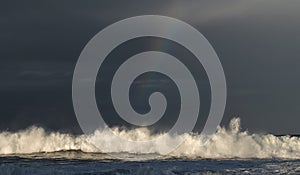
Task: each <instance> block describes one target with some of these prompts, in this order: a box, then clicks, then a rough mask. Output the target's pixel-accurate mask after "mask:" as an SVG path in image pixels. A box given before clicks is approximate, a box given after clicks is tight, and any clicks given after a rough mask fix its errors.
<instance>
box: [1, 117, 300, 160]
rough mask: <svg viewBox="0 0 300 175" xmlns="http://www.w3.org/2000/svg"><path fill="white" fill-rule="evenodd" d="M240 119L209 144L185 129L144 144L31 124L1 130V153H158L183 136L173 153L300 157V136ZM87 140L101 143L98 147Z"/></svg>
mask: <svg viewBox="0 0 300 175" xmlns="http://www.w3.org/2000/svg"><path fill="white" fill-rule="evenodd" d="M240 126H241V125H240V119H239V118H234V119H232V120H231V122H230V127H229V129H226V128H224V127H219V128H218V130H217V132H216V133H215V134H214V135H213V136H212V137H211V139H210V140H209V141H207V143H206V144H204V145H203V143H202V142H201V136H200V135H199V134H193V133H186V134H182V135H178V136H168V137H167V138H166V140H165V142H164V143H162V142H155V143H154V144H151V145H150V144H148V145H147V144H146V145H144V146H143V147H141V146H139V145H137V144H135V143H134V142H132V143H128V144H123V143H118V142H116V141H115V140H113V137H111V134H113V133H111V132H110V131H109V129H108V128H106V129H102V130H97V131H95V132H94V134H92V135H88V136H85V135H80V136H73V135H70V134H62V133H58V132H52V133H47V132H45V130H44V129H43V128H40V127H30V128H28V129H26V130H24V131H20V132H16V133H10V132H2V133H0V154H27V153H38V152H56V151H62V150H81V151H83V152H91V153H92V152H101V153H124V152H127V153H134V154H150V153H154V154H159V153H160V152H163V150H164V149H167V147H168V145H171V144H172V143H173V142H175V141H178V139H184V140H185V142H184V143H183V144H182V145H181V146H180V147H178V148H177V149H176V150H175V151H173V152H172V153H171V154H170V156H173V157H178V158H180V157H185V158H291V159H297V158H300V138H298V137H291V136H281V137H277V136H274V135H271V134H266V135H260V134H249V133H248V132H247V131H240ZM113 131H114V134H117V135H120V136H122V137H123V138H126V139H131V140H145V139H148V140H149V139H153V138H155V137H159V136H160V135H151V134H150V132H149V131H148V130H147V129H143V128H140V129H134V130H130V131H124V130H119V129H118V128H115V129H113ZM88 140H90V141H92V142H94V143H97V145H98V144H99V145H102V146H101V148H102V150H99V149H97V148H96V147H95V146H94V145H93V144H91V143H90V142H89V141H88Z"/></svg>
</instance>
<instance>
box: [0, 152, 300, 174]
mask: <svg viewBox="0 0 300 175" xmlns="http://www.w3.org/2000/svg"><path fill="white" fill-rule="evenodd" d="M123 154H125V153H123ZM130 156H132V157H134V156H135V155H130V154H128V157H130ZM142 157H143V155H141V156H140V159H141V160H135V161H123V160H118V159H114V158H113V157H110V156H108V155H105V154H99V153H83V152H81V151H61V152H54V153H39V154H27V155H9V156H2V157H0V174H1V175H35V174H37V175H48V174H49V175H50V174H51V175H52V174H56V175H75V174H79V175H122V174H124V175H125V174H126V175H127V174H151V175H152V174H153V175H160V174H166V175H181V174H182V175H198V174H264V175H265V174H300V159H184V158H180V159H178V158H160V159H155V160H142Z"/></svg>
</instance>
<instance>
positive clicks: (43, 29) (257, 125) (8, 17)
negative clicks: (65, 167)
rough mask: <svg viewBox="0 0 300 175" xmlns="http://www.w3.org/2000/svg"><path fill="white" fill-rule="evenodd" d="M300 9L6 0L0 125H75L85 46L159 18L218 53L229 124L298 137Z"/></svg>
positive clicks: (282, 4)
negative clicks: (125, 23) (133, 23)
mask: <svg viewBox="0 0 300 175" xmlns="http://www.w3.org/2000/svg"><path fill="white" fill-rule="evenodd" d="M299 8H300V1H294V0H287V1H282V0H264V1H261V0H251V1H246V0H228V1H223V0H217V1H204V0H201V1H179V0H178V1H145V2H144V1H143V2H142V1H74V0H73V1H58V0H53V1H34V0H29V1H6V2H4V1H2V2H1V5H0V26H1V27H0V62H1V64H0V81H1V85H0V90H1V91H0V97H1V102H0V104H1V106H2V107H1V116H0V118H1V119H3V120H4V121H5V122H3V123H2V124H1V128H4V129H6V128H20V127H26V126H28V125H32V124H36V123H44V124H45V123H48V125H49V127H50V128H55V129H56V128H61V126H62V123H63V124H65V125H67V127H69V128H72V127H78V126H77V125H76V119H75V117H74V113H73V110H72V101H71V83H72V72H73V70H74V67H75V64H76V61H77V59H78V56H79V54H80V52H81V50H82V49H83V47H84V46H85V44H86V43H87V42H88V41H89V40H90V39H91V38H92V37H93V36H94V35H95V34H96V33H97V32H99V31H100V30H101V29H103V28H104V27H105V26H107V25H109V24H111V23H113V22H116V21H118V20H121V19H124V18H127V17H131V16H136V15H145V14H160V15H166V16H171V17H175V18H178V19H181V20H183V21H186V22H188V23H189V24H191V25H192V26H194V27H196V28H197V29H198V30H199V31H200V32H201V33H202V34H204V36H205V37H207V39H208V40H209V42H210V43H211V44H212V45H213V47H214V48H215V50H216V52H217V53H218V55H219V57H220V60H221V62H222V64H223V67H224V70H225V74H226V77H227V83H228V95H229V97H228V102H227V110H226V114H225V117H224V124H226V123H227V122H228V120H229V119H230V118H231V117H233V116H235V115H240V116H241V117H242V122H244V127H246V128H248V129H249V130H250V131H257V130H259V131H268V132H274V133H299V132H300V131H299V129H298V128H299V127H298V123H299V117H298V116H299V113H300V109H299V108H298V104H299V103H300V94H299V93H298V89H300V81H299V78H298V77H299V75H300V69H299V68H298V65H299V63H300V61H299V45H300V23H299V18H300V12H299ZM50 116H51V117H50ZM21 118H22V122H20V123H22V124H19V126H18V124H17V123H15V121H19V120H21ZM67 123H71V124H67ZM70 125H72V126H70ZM73 125H74V126H73ZM75 130H76V129H75Z"/></svg>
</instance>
